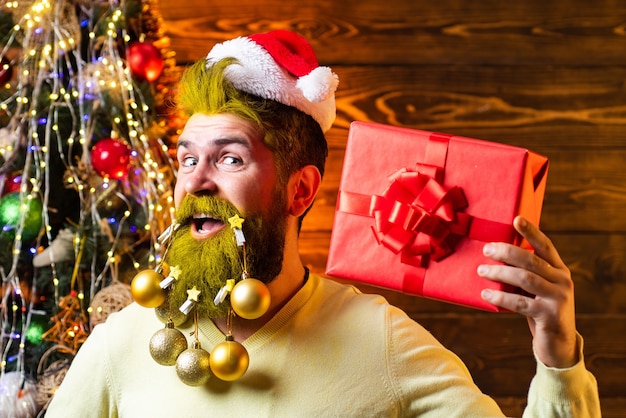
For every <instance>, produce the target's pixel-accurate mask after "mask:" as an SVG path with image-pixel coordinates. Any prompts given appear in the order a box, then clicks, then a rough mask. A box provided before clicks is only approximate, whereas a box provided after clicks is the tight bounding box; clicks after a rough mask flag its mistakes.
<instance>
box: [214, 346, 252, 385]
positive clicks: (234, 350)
mask: <svg viewBox="0 0 626 418" xmlns="http://www.w3.org/2000/svg"><path fill="white" fill-rule="evenodd" d="M227 338H228V337H227ZM209 361H210V364H211V371H212V372H213V374H214V375H215V376H216V377H217V378H218V379H221V380H225V381H227V382H230V381H233V380H237V379H239V378H240V377H241V376H243V375H244V374H245V373H246V370H248V365H249V364H250V357H249V356H248V351H247V350H246V349H245V347H244V346H243V345H241V344H240V343H238V342H237V341H233V339H232V337H230V338H228V339H227V340H226V341H224V342H221V343H219V344H218V345H216V346H215V348H213V350H211V357H210V359H209Z"/></svg>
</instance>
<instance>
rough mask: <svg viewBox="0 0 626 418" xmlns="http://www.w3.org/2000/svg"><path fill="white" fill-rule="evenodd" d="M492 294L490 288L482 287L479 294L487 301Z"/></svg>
mask: <svg viewBox="0 0 626 418" xmlns="http://www.w3.org/2000/svg"><path fill="white" fill-rule="evenodd" d="M492 295H493V292H492V291H491V289H483V291H482V292H480V296H481V297H482V298H483V299H485V300H487V301H488V300H490V299H491V296H492Z"/></svg>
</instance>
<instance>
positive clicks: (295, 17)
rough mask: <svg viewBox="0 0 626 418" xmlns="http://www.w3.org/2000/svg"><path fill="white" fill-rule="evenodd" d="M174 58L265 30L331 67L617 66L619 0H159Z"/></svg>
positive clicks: (621, 38)
mask: <svg viewBox="0 0 626 418" xmlns="http://www.w3.org/2000/svg"><path fill="white" fill-rule="evenodd" d="M161 10H162V12H163V14H164V16H165V18H166V22H167V23H168V26H167V33H168V35H169V36H171V37H172V40H173V41H172V47H173V49H174V50H175V51H176V52H177V56H178V59H179V61H181V62H188V61H192V60H195V59H199V58H201V57H202V56H203V55H204V54H205V53H206V52H208V50H209V48H210V46H211V45H213V44H214V43H215V42H219V41H223V40H225V39H229V38H232V37H234V36H238V35H246V34H249V33H253V32H265V31H267V30H271V29H291V30H296V31H298V32H300V33H302V34H303V35H305V36H307V37H308V38H310V39H311V42H312V44H313V46H314V48H315V49H316V51H317V52H318V56H319V59H320V61H321V62H324V63H333V64H338V63H341V64H358V65H362V64H363V65H370V64H372V63H385V64H393V63H400V64H411V65H424V64H452V65H454V64H457V65H459V64H461V65H463V64H470V65H485V64H514V65H518V64H520V63H523V64H524V65H535V64H539V65H546V64H548V65H555V64H556V65H574V66H593V65H600V66H605V65H612V64H613V65H622V64H623V59H622V56H623V51H624V50H625V49H626V36H625V35H626V20H625V19H624V17H625V16H626V5H624V4H623V3H621V2H616V1H610V0H601V1H594V2H589V1H585V0H574V1H563V0H561V1H558V2H549V1H543V0H525V1H520V2H498V1H475V2H472V3H471V4H469V3H468V2H467V1H464V0H441V1H424V0H422V1H414V0H393V1H386V2H381V1H376V0H366V1H362V0H341V1H330V0H324V1H319V0H304V1H298V2H297V3H291V2H283V1H280V0H271V1H259V0H242V1H238V2H237V4H236V5H234V4H232V5H231V4H230V3H228V2H220V1H217V0H187V1H185V2H181V1H171V0H166V1H162V2H161Z"/></svg>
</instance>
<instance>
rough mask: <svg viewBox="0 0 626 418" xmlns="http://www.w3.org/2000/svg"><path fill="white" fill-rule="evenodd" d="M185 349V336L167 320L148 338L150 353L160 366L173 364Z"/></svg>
mask: <svg viewBox="0 0 626 418" xmlns="http://www.w3.org/2000/svg"><path fill="white" fill-rule="evenodd" d="M186 349H187V338H185V336H184V335H183V333H182V332H180V331H179V330H177V329H176V328H174V324H173V323H172V322H169V323H168V324H167V325H166V326H165V328H162V329H160V330H158V331H157V332H155V333H154V335H153V336H152V338H150V355H151V356H152V358H153V359H154V361H156V362H157V363H159V364H160V365H162V366H173V365H174V364H176V359H177V358H178V356H179V355H180V354H181V353H182V352H183V351H185V350H186Z"/></svg>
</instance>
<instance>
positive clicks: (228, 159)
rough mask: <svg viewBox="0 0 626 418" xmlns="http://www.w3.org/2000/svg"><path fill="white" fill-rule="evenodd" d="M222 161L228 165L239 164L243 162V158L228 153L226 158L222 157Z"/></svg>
mask: <svg viewBox="0 0 626 418" xmlns="http://www.w3.org/2000/svg"><path fill="white" fill-rule="evenodd" d="M222 163H223V164H226V165H237V164H241V163H242V161H241V159H239V158H237V157H233V156H231V155H226V156H225V157H224V158H222Z"/></svg>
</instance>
